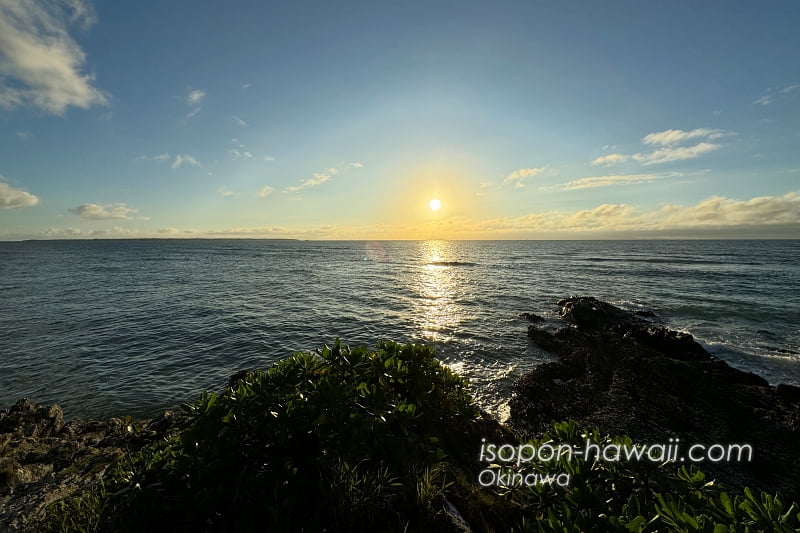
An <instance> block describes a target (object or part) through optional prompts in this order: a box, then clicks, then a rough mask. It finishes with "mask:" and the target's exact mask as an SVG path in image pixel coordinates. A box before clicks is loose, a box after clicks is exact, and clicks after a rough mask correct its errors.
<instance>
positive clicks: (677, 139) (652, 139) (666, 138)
mask: <svg viewBox="0 0 800 533" xmlns="http://www.w3.org/2000/svg"><path fill="white" fill-rule="evenodd" d="M725 135H728V132H726V131H724V130H716V129H715V130H712V129H708V128H697V129H694V130H691V131H683V130H665V131H659V132H656V133H649V134H647V135H645V136H644V138H643V139H642V142H643V143H644V144H655V145H659V146H670V145H673V144H680V143H682V142H684V141H689V140H693V139H706V140H714V139H718V138H720V137H724V136H725Z"/></svg>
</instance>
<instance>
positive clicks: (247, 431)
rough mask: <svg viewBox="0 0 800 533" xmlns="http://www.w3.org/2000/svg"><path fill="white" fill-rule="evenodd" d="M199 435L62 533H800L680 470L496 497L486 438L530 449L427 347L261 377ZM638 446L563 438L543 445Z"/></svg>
mask: <svg viewBox="0 0 800 533" xmlns="http://www.w3.org/2000/svg"><path fill="white" fill-rule="evenodd" d="M186 411H187V413H188V415H189V416H190V421H189V423H188V425H187V426H186V428H185V429H184V430H183V431H182V432H181V433H179V434H176V435H173V436H169V437H167V438H164V439H161V440H159V441H158V442H156V443H153V444H151V445H149V446H147V447H145V448H143V449H142V450H140V451H138V452H136V453H132V454H127V455H126V456H125V457H123V458H121V459H120V460H118V461H117V462H116V463H115V464H114V465H113V466H112V467H111V468H110V469H109V470H108V471H107V472H106V475H105V476H104V479H103V481H102V482H101V483H98V484H95V485H93V486H92V487H91V488H90V489H89V490H86V491H84V492H83V493H82V494H79V495H76V496H73V497H70V498H67V499H65V500H61V501H59V502H56V503H54V504H52V505H51V506H50V507H49V508H48V509H47V512H46V514H45V516H44V518H43V519H42V521H41V522H40V523H39V524H37V526H36V527H37V528H38V529H40V530H49V531H141V530H146V529H147V528H151V529H157V530H177V531H256V530H257V531H262V530H270V531H301V530H302V531H356V530H360V531H467V530H470V529H471V530H474V531H540V532H555V531H559V532H570V531H576V532H577V531H586V532H588V531H597V532H607V531H625V532H629V531H692V532H695V531H696V532H713V533H721V532H726V531H731V532H733V531H762V530H763V531H780V532H783V531H795V530H796V528H797V527H798V526H800V510H799V509H798V507H797V506H796V505H794V504H792V505H787V504H786V503H784V502H783V501H781V499H780V497H779V496H771V495H768V494H754V493H752V492H750V491H746V492H745V493H744V494H743V495H738V496H729V495H727V494H726V493H724V492H722V490H721V489H720V488H718V487H717V486H716V485H715V484H714V483H713V482H708V481H707V480H706V479H705V476H704V475H703V474H702V473H701V472H699V471H696V470H688V469H685V468H682V469H680V470H677V471H676V467H675V465H674V464H673V463H668V464H665V465H655V464H652V463H611V462H585V461H583V460H580V459H578V458H572V459H571V460H569V459H567V458H566V457H564V458H562V459H560V460H558V461H553V462H550V463H546V464H536V465H533V464H531V465H528V468H529V469H530V468H531V467H533V466H535V467H536V468H537V470H540V471H543V472H544V471H547V472H566V473H569V474H570V484H569V486H568V487H558V486H555V485H537V486H533V487H525V486H523V487H513V488H510V487H497V486H492V487H483V486H481V485H480V484H479V483H478V474H479V472H480V471H481V470H483V469H485V468H487V467H488V466H489V465H487V464H486V463H481V462H480V461H479V460H478V458H479V451H480V446H481V439H482V438H485V439H486V440H487V441H490V442H491V441H494V442H497V443H504V442H509V443H510V442H515V441H514V437H513V436H512V435H511V434H510V433H508V432H507V430H505V429H504V428H503V427H502V426H500V425H499V424H497V423H496V422H494V421H492V420H490V419H489V418H488V417H486V416H484V415H483V414H481V412H480V410H479V409H478V408H477V407H476V406H475V404H474V403H473V401H472V398H471V396H470V393H469V388H468V384H467V383H466V381H464V380H463V379H462V378H460V377H459V376H457V375H456V374H454V373H453V372H452V371H450V370H449V369H448V368H447V367H445V366H443V365H441V364H440V363H439V362H438V360H437V359H436V358H435V356H434V351H433V349H432V348H431V347H428V346H419V345H411V344H407V345H400V344H396V343H392V342H382V343H380V344H378V345H377V347H376V348H375V349H374V350H368V349H367V348H363V347H361V348H353V349H350V348H347V347H344V346H342V345H341V344H340V343H339V342H337V343H336V344H334V346H333V347H325V348H323V349H322V350H320V351H319V352H318V353H317V354H308V353H299V354H295V355H293V356H291V357H289V358H287V359H285V360H282V361H281V362H279V363H277V364H276V365H275V366H273V367H272V368H270V369H269V370H266V371H254V372H248V373H245V374H243V375H241V376H239V377H238V379H237V380H235V381H233V382H232V383H230V386H229V387H228V388H227V389H226V390H225V391H224V392H223V393H222V394H214V393H206V394H203V395H202V396H201V398H200V399H199V401H198V402H197V403H196V404H194V405H192V406H187V407H186ZM586 438H592V439H593V440H595V441H596V442H598V443H599V444H602V443H609V442H617V443H628V444H630V439H627V438H625V437H615V438H614V439H613V440H612V439H610V438H609V437H602V436H601V435H600V434H599V433H597V431H594V432H583V431H580V430H579V428H578V427H577V426H576V425H575V424H574V423H568V422H563V423H553V424H552V427H551V430H550V431H549V432H548V434H546V435H544V436H542V437H541V438H539V439H537V440H534V441H530V442H531V443H533V444H534V445H539V444H541V443H544V442H555V443H559V444H562V443H563V444H574V445H581V444H583V443H584V442H585V439H586Z"/></svg>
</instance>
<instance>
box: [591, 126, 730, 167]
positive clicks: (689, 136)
mask: <svg viewBox="0 0 800 533" xmlns="http://www.w3.org/2000/svg"><path fill="white" fill-rule="evenodd" d="M729 135H734V133H732V132H729V131H725V130H719V129H711V128H697V129H694V130H690V131H684V130H664V131H658V132H654V133H649V134H647V135H645V136H644V137H643V138H642V144H645V145H648V146H655V147H656V149H655V150H654V151H653V152H649V153H637V154H633V155H626V154H608V155H604V156H601V157H598V158H597V159H595V160H594V161H592V162H591V163H590V164H591V165H592V166H598V165H603V166H610V165H615V164H619V163H624V162H625V161H629V160H631V159H632V160H634V161H638V162H639V163H642V164H643V165H644V166H649V165H660V164H664V163H670V162H673V161H683V160H686V159H695V158H697V157H700V156H702V155H704V154H707V153H709V152H713V151H714V150H718V149H719V148H722V146H723V145H722V144H720V143H712V142H708V141H712V140H716V139H720V138H722V137H725V136H729ZM687 141H693V142H696V144H693V145H690V146H679V145H680V144H682V143H685V142H687ZM697 141H701V142H697Z"/></svg>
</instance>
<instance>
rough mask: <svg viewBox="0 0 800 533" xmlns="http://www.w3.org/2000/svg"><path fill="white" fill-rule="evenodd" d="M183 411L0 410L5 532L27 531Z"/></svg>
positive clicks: (0, 509) (1, 526)
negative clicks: (114, 414) (72, 414)
mask: <svg viewBox="0 0 800 533" xmlns="http://www.w3.org/2000/svg"><path fill="white" fill-rule="evenodd" d="M182 419H183V417H182V415H180V414H178V413H174V412H170V411H167V412H165V413H164V414H163V415H161V416H159V417H157V418H154V419H150V420H141V421H130V420H126V419H120V418H111V419H109V420H107V421H104V422H103V421H97V420H79V419H76V420H72V421H70V422H67V423H66V424H65V423H64V415H63V412H62V411H61V408H60V407H59V406H57V405H50V406H40V405H37V404H35V403H32V402H30V401H28V400H20V401H19V402H17V403H16V404H14V405H13V406H11V407H10V408H8V409H2V410H0V532H3V531H19V530H22V531H25V530H26V524H28V523H29V520H30V519H31V518H33V517H35V516H37V515H38V514H39V513H40V512H41V511H42V510H43V509H44V508H45V507H46V506H47V505H48V504H49V503H51V502H53V501H55V500H58V499H61V498H64V497H66V496H69V495H70V494H73V493H74V492H76V491H78V490H79V489H81V488H84V487H87V486H88V485H89V484H90V483H92V482H93V481H96V480H98V479H100V478H101V477H102V475H103V472H105V470H106V468H108V466H109V465H110V464H111V463H112V462H113V461H114V459H116V458H118V457H120V456H122V455H123V454H125V453H132V452H134V451H136V450H139V449H141V448H142V446H144V445H145V444H147V443H149V442H153V441H154V440H156V439H160V438H163V437H164V436H166V435H167V434H169V433H171V432H173V431H177V428H178V427H180V423H181V420H182Z"/></svg>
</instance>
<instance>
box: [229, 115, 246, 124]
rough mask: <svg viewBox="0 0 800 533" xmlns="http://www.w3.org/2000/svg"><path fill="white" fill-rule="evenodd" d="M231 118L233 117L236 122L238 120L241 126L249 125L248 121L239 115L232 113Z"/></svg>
mask: <svg viewBox="0 0 800 533" xmlns="http://www.w3.org/2000/svg"><path fill="white" fill-rule="evenodd" d="M231 118H232V119H233V121H234V122H236V123H237V124H238V125H240V126H247V122H245V121H244V120H242V119H240V118H239V117H237V116H236V115H231Z"/></svg>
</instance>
